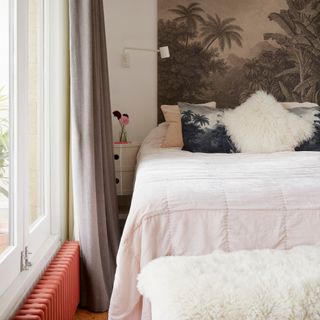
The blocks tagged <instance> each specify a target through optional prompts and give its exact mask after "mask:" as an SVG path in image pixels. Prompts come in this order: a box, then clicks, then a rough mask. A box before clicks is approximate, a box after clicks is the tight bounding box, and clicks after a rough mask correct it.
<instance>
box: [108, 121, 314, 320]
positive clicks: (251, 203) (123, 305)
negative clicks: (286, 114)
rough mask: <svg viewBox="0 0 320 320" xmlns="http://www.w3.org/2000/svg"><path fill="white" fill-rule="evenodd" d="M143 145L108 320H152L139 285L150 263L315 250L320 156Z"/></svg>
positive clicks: (151, 140) (157, 138)
mask: <svg viewBox="0 0 320 320" xmlns="http://www.w3.org/2000/svg"><path fill="white" fill-rule="evenodd" d="M165 130H166V127H165V125H162V126H160V127H158V128H156V129H154V130H153V131H152V132H151V133H150V135H149V136H148V137H147V139H146V140H145V142H144V144H143V145H142V148H141V151H140V156H139V161H138V167H137V177H136V183H135V190H134V195H133V202H132V206H131V210H130V214H129V217H128V220H127V223H126V226H125V230H124V233H123V237H122V240H121V244H120V249H119V253H118V258H117V264H118V266H117V272H116V277H115V283H114V290H113V294H112V299H111V305H110V310H109V319H111V320H140V319H141V320H150V319H151V312H150V305H149V303H148V301H146V300H143V299H142V297H141V296H140V295H139V293H138V291H137V289H136V277H137V275H138V273H139V272H140V270H141V269H142V268H143V266H145V265H146V264H147V263H148V262H149V261H151V260H153V259H155V258H157V257H160V256H169V255H202V254H208V253H210V252H212V251H213V250H215V249H223V250H226V251H232V250H240V249H260V248H277V249H288V248H292V247H294V246H297V245H304V244H318V245H320V153H317V152H281V153H275V154H200V153H197V154H192V153H188V152H183V151H180V150H178V149H160V148H159V144H160V142H161V139H162V137H163V135H164V133H165Z"/></svg>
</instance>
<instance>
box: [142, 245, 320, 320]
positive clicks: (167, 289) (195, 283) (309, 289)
mask: <svg viewBox="0 0 320 320" xmlns="http://www.w3.org/2000/svg"><path fill="white" fill-rule="evenodd" d="M138 290H139V291H140V293H141V294H143V295H144V296H145V297H146V298H148V299H149V300H150V301H151V305H152V319H153V320H163V319H165V320H222V319H224V320H318V319H320V247H315V246H303V247H297V248H294V249H291V250H289V251H276V250H256V251H238V252H232V253H225V252H222V251H216V252H214V253H212V254H211V255H207V256H198V257H164V258H159V259H157V260H154V261H152V262H151V263H149V264H148V265H147V266H146V267H145V268H144V269H143V270H142V272H141V274H140V275H139V277H138Z"/></svg>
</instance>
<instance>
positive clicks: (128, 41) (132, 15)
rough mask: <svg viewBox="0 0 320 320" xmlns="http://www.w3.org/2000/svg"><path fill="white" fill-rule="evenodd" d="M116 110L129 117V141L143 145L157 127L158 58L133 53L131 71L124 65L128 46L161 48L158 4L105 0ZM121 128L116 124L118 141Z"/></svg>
mask: <svg viewBox="0 0 320 320" xmlns="http://www.w3.org/2000/svg"><path fill="white" fill-rule="evenodd" d="M104 10H105V17H106V19H105V20H106V33H107V48H108V59H109V76H110V90H111V106H112V110H119V111H120V112H122V113H128V114H129V117H130V119H131V123H130V124H129V126H128V138H129V140H133V141H142V140H143V138H144V137H145V136H146V135H147V133H148V132H149V131H150V130H151V129H152V128H154V127H155V126H156V124H157V56H156V54H154V53H151V52H133V51H131V52H130V64H131V67H130V68H129V69H127V68H123V67H122V65H121V54H122V50H123V48H124V47H125V46H135V47H144V48H156V47H157V0H135V1H133V0H104ZM119 128H120V127H119V125H118V123H117V121H116V120H113V131H114V132H113V135H114V139H115V140H117V139H118V138H119Z"/></svg>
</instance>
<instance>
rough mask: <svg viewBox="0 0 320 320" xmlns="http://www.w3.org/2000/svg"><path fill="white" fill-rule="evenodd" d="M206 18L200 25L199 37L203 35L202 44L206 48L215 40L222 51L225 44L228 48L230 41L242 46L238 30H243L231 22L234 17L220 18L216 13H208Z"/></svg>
mask: <svg viewBox="0 0 320 320" xmlns="http://www.w3.org/2000/svg"><path fill="white" fill-rule="evenodd" d="M207 18H208V20H207V21H204V22H203V25H202V27H201V37H203V44H204V46H205V49H206V50H208V49H209V48H210V47H211V46H212V45H213V44H214V43H215V42H216V41H218V43H219V47H220V49H221V50H222V51H223V50H224V48H225V46H226V44H227V45H228V47H229V49H230V48H231V44H232V42H235V43H236V44H237V45H238V46H240V47H242V37H241V34H240V32H241V31H243V29H242V28H241V27H239V26H238V25H235V24H232V22H234V21H235V20H236V19H235V18H226V19H223V20H221V18H220V17H219V16H218V15H217V14H216V15H215V17H213V16H211V15H208V16H207Z"/></svg>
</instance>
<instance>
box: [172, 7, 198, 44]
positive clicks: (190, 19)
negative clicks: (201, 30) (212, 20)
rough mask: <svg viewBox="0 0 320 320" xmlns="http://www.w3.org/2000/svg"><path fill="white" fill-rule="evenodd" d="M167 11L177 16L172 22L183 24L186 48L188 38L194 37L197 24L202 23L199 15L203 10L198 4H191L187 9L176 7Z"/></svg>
mask: <svg viewBox="0 0 320 320" xmlns="http://www.w3.org/2000/svg"><path fill="white" fill-rule="evenodd" d="M169 11H170V12H173V13H175V14H176V15H177V17H176V18H174V21H176V22H177V23H184V24H185V26H186V46H187V45H188V43H189V38H192V37H194V36H195V33H196V30H197V24H198V23H199V22H200V23H203V22H204V19H203V17H202V16H201V13H202V12H204V11H203V9H202V8H201V7H200V6H199V3H197V2H192V3H190V4H189V5H188V6H187V7H185V6H183V5H177V6H176V8H174V9H170V10H169Z"/></svg>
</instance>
